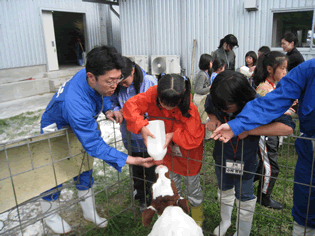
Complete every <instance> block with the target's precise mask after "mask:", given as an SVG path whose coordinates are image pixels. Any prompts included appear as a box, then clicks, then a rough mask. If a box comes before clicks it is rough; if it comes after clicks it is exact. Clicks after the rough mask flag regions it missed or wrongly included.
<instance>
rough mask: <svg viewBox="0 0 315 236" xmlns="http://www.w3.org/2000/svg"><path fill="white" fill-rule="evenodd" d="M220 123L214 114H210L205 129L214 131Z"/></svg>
mask: <svg viewBox="0 0 315 236" xmlns="http://www.w3.org/2000/svg"><path fill="white" fill-rule="evenodd" d="M220 125H221V122H220V121H219V120H218V118H216V117H215V116H211V118H210V121H208V122H207V123H206V126H205V127H206V129H207V130H209V131H214V130H215V129H216V128H218V127H219V126H220Z"/></svg>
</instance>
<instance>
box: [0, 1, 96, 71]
mask: <svg viewBox="0 0 315 236" xmlns="http://www.w3.org/2000/svg"><path fill="white" fill-rule="evenodd" d="M41 10H55V11H65V12H79V13H85V15H86V30H87V32H86V33H87V38H88V40H87V42H88V44H87V49H91V48H92V47H94V46H95V45H99V44H100V42H101V40H100V15H99V10H98V4H96V3H87V2H82V0H54V1H47V0H32V1H30V0H6V1H0V19H1V21H0V69H7V68H14V67H24V66H33V65H42V64H46V52H45V45H44V39H43V37H44V36H43V27H42V19H41Z"/></svg>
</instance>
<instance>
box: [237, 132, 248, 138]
mask: <svg viewBox="0 0 315 236" xmlns="http://www.w3.org/2000/svg"><path fill="white" fill-rule="evenodd" d="M247 136H248V131H244V132H243V133H241V134H239V135H238V137H239V138H240V139H244V138H246V137H247Z"/></svg>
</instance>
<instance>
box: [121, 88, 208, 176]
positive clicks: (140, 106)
mask: <svg viewBox="0 0 315 236" xmlns="http://www.w3.org/2000/svg"><path fill="white" fill-rule="evenodd" d="M156 98H157V85H156V86H152V87H150V88H149V89H148V90H147V91H146V92H144V93H140V94H138V95H136V96H133V97H132V98H130V99H129V100H128V101H127V102H126V103H125V104H124V106H123V116H124V118H125V119H126V121H127V129H128V130H129V131H131V132H133V133H135V134H139V133H140V131H141V128H142V127H143V126H146V125H148V124H149V122H148V120H146V119H145V118H144V117H143V114H144V113H148V115H149V116H150V117H149V120H156V119H161V120H163V121H164V123H165V131H166V133H172V132H174V135H173V139H172V141H173V142H174V143H176V144H177V145H178V146H179V147H180V151H181V153H182V157H179V156H174V155H173V156H172V155H171V153H172V152H171V148H170V146H169V147H168V150H167V154H166V155H165V157H164V164H165V165H166V166H167V167H168V169H169V170H170V171H172V172H175V173H177V174H180V175H184V176H193V175H196V174H198V173H199V172H200V169H201V161H202V154H203V138H204V134H205V127H204V125H202V124H201V120H200V116H199V113H198V110H197V107H196V106H195V105H194V104H193V103H192V96H191V100H190V110H189V114H190V115H191V117H189V118H186V117H184V116H183V115H182V113H181V112H180V110H179V108H178V107H176V108H174V109H173V110H170V111H169V110H166V109H164V108H162V109H160V108H159V107H158V106H157V104H156ZM152 116H154V117H159V118H152ZM163 118H168V119H163ZM187 157H189V160H188V159H187ZM191 159H194V160H198V161H194V160H191ZM172 162H173V163H172ZM187 164H188V165H187Z"/></svg>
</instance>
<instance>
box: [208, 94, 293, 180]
mask: <svg viewBox="0 0 315 236" xmlns="http://www.w3.org/2000/svg"><path fill="white" fill-rule="evenodd" d="M256 97H260V95H258V94H256ZM205 111H206V112H207V113H208V114H213V115H215V116H216V117H217V118H218V119H219V121H220V122H221V124H224V123H226V122H225V119H226V120H227V121H230V120H233V119H234V118H235V117H236V115H237V114H238V113H239V112H236V113H235V114H232V115H229V114H227V113H224V112H222V111H219V110H218V109H216V108H215V107H214V105H213V104H212V101H211V96H210V95H208V97H207V100H206V103H205ZM273 122H281V123H284V124H286V125H288V126H290V127H291V128H292V129H293V130H294V128H295V124H294V122H293V121H292V118H291V116H288V115H282V116H281V117H279V118H278V119H275V120H274V121H273ZM259 138H260V136H257V135H248V136H247V137H246V138H244V139H241V140H239V143H238V145H237V139H238V137H234V138H232V139H231V141H230V142H227V143H223V142H221V141H219V140H216V141H215V146H214V149H213V158H214V160H215V163H216V164H217V165H220V166H221V165H223V166H226V160H228V159H230V160H235V161H242V162H243V163H244V174H243V176H242V178H243V179H251V178H252V177H253V175H254V174H255V173H256V170H257V167H258V158H257V152H256V151H257V148H258V144H259ZM231 142H232V144H233V146H232V144H231ZM233 148H234V150H236V158H234V155H235V154H234V150H233ZM222 153H223V155H222ZM222 161H223V162H222ZM235 177H237V176H235Z"/></svg>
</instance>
